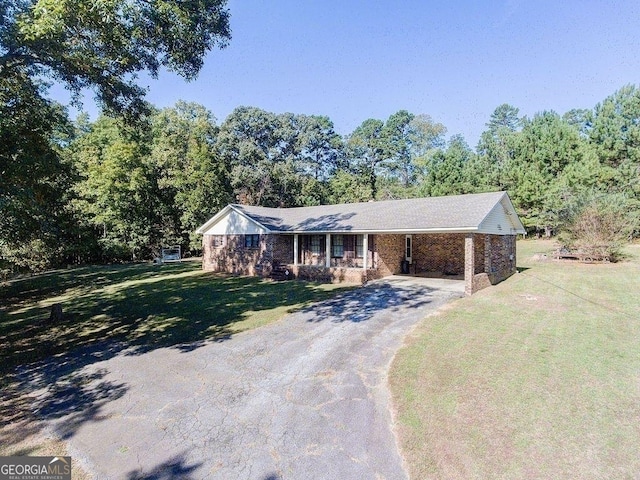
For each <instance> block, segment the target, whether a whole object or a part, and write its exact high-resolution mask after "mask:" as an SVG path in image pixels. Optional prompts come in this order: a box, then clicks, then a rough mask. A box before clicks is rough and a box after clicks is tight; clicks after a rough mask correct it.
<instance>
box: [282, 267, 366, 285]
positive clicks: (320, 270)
mask: <svg viewBox="0 0 640 480" xmlns="http://www.w3.org/2000/svg"><path fill="white" fill-rule="evenodd" d="M289 268H291V272H292V273H293V276H294V277H295V278H298V279H300V280H309V281H313V282H325V283H343V282H346V283H360V284H362V283H365V282H366V281H368V280H371V278H370V277H369V276H368V275H367V273H368V272H365V271H364V270H363V269H362V268H339V267H331V268H326V267H317V266H312V265H297V266H290V267H289Z"/></svg>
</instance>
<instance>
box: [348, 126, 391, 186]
mask: <svg viewBox="0 0 640 480" xmlns="http://www.w3.org/2000/svg"><path fill="white" fill-rule="evenodd" d="M347 146H348V148H349V155H350V157H351V158H352V161H353V162H354V163H355V164H356V166H357V169H358V170H359V171H360V172H362V174H363V175H365V176H366V178H367V181H368V183H369V189H370V191H371V195H372V198H375V197H376V194H377V192H378V185H377V180H378V175H379V171H380V169H381V165H382V162H384V161H385V160H386V159H387V155H388V151H389V148H388V146H387V138H386V137H385V135H384V122H383V121H382V120H377V119H373V118H369V119H367V120H365V121H364V122H362V124H360V126H358V127H357V128H356V129H355V130H354V131H353V133H351V135H349V137H348V139H347Z"/></svg>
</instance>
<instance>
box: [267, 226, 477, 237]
mask: <svg viewBox="0 0 640 480" xmlns="http://www.w3.org/2000/svg"><path fill="white" fill-rule="evenodd" d="M477 231H478V227H451V228H395V229H393V228H391V229H384V230H381V229H355V228H354V229H347V230H339V229H337V230H274V231H272V232H271V233H273V234H274V235H278V234H280V235H292V234H298V235H323V234H327V233H329V234H337V235H340V234H343V235H362V234H370V235H375V234H377V235H384V234H389V235H390V234H406V235H410V234H417V233H473V232H477Z"/></svg>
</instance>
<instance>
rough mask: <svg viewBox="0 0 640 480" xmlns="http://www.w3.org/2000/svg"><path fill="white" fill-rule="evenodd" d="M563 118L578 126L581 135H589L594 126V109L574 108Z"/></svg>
mask: <svg viewBox="0 0 640 480" xmlns="http://www.w3.org/2000/svg"><path fill="white" fill-rule="evenodd" d="M562 119H563V120H564V121H565V122H567V123H568V124H569V125H572V126H573V127H575V128H577V129H578V131H579V132H580V134H581V135H583V136H584V137H588V136H589V132H590V131H591V128H592V127H593V110H588V109H586V108H573V109H571V110H569V111H568V112H567V113H565V114H564V115H563V116H562Z"/></svg>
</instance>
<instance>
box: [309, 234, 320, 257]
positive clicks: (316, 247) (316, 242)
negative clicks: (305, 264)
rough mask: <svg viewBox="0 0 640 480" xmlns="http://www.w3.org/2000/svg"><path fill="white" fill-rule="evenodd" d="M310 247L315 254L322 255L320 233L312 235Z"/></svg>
mask: <svg viewBox="0 0 640 480" xmlns="http://www.w3.org/2000/svg"><path fill="white" fill-rule="evenodd" d="M310 249H311V253H312V254H313V255H320V235H311V245H310Z"/></svg>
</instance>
